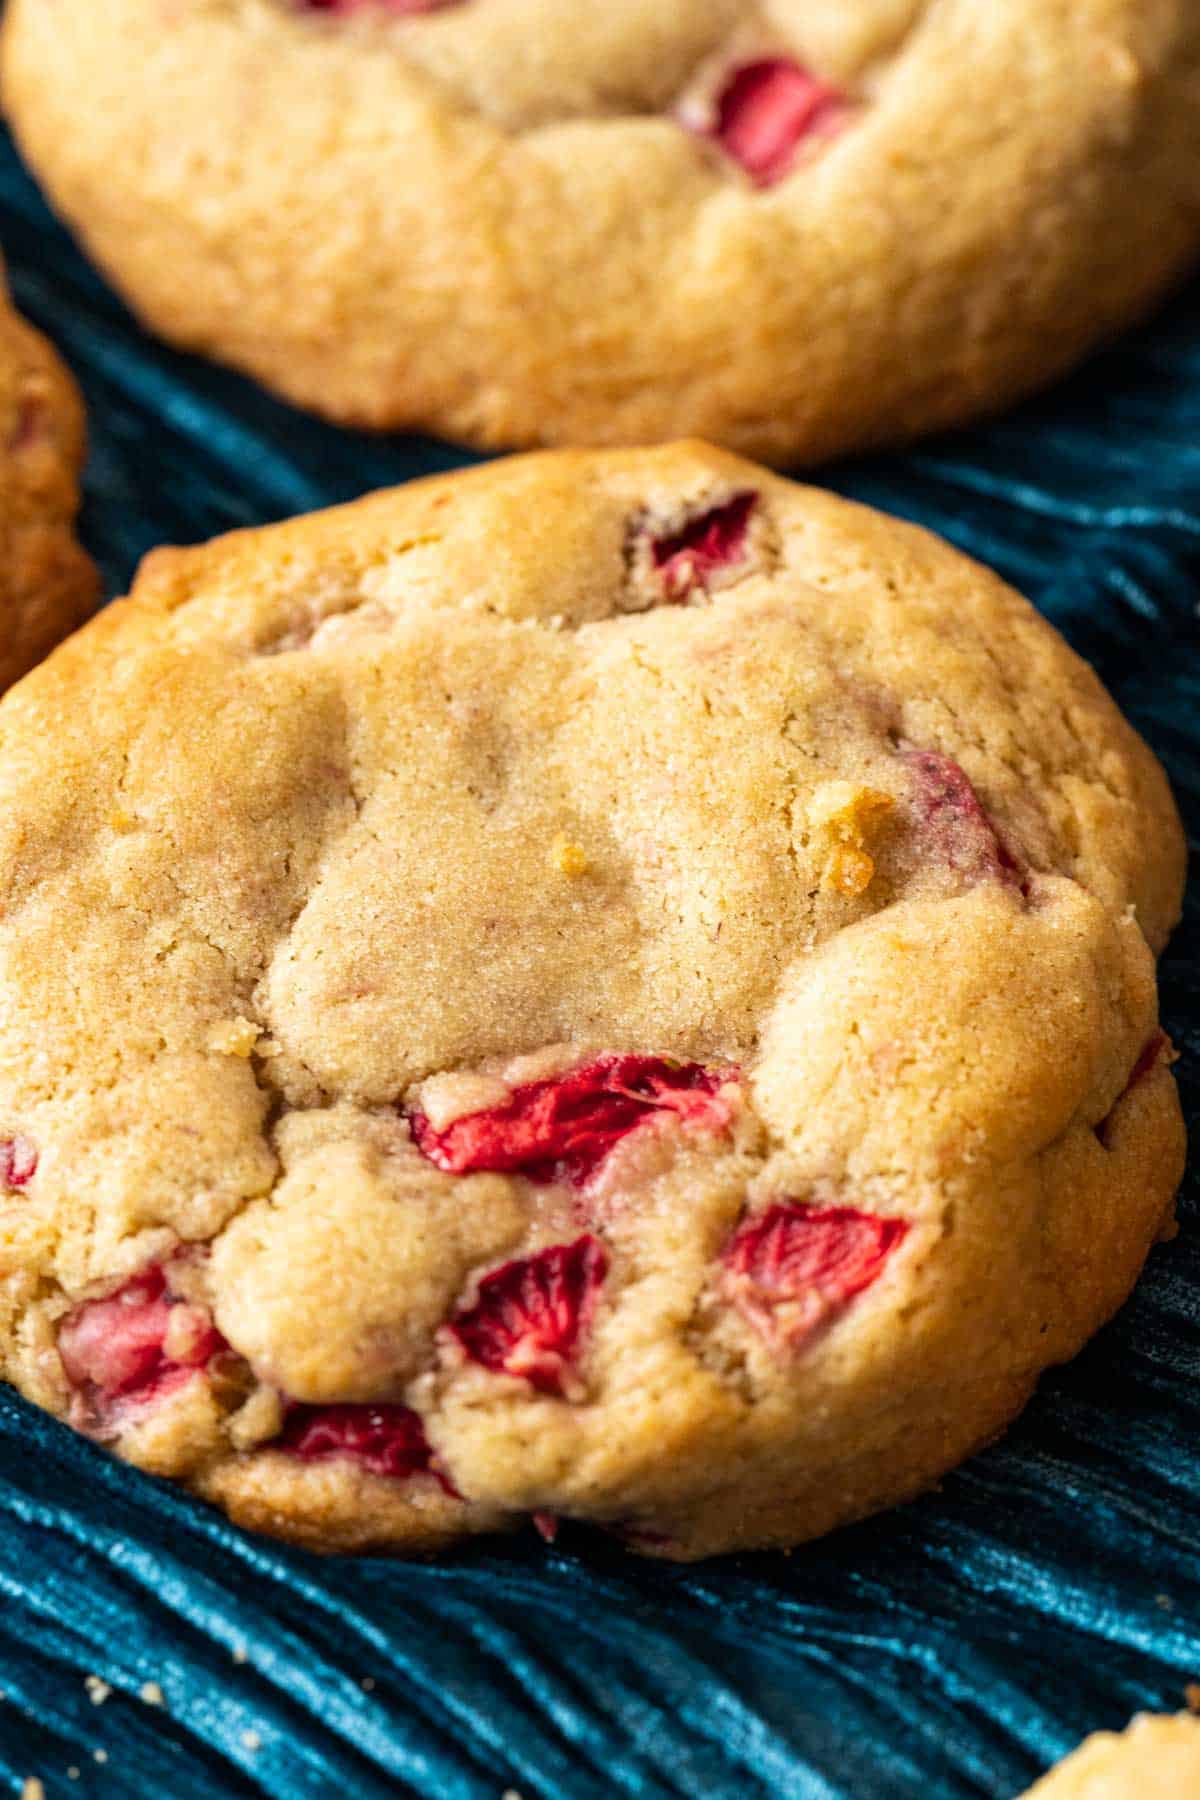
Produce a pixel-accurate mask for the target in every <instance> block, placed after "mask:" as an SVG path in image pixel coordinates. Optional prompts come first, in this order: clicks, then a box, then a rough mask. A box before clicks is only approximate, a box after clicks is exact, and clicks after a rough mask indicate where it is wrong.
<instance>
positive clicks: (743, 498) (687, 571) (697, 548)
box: [652, 490, 758, 600]
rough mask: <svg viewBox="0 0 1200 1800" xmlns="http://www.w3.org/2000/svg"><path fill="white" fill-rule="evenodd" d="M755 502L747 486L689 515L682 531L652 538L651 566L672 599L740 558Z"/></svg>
mask: <svg viewBox="0 0 1200 1800" xmlns="http://www.w3.org/2000/svg"><path fill="white" fill-rule="evenodd" d="M757 505H758V495H757V494H755V493H753V492H752V491H750V490H747V491H746V492H744V493H740V494H734V496H733V497H732V499H730V500H726V501H724V502H723V503H722V505H720V506H713V507H710V508H709V510H708V511H707V512H704V513H700V514H699V515H698V516H697V517H696V518H694V519H690V520H689V521H688V523H687V524H686V525H685V526H684V527H683V529H682V530H681V531H677V532H675V533H674V534H673V535H672V536H670V537H661V538H655V540H654V544H653V546H652V554H653V557H654V566H655V568H656V569H657V570H658V571H659V574H660V575H661V577H662V583H663V586H664V588H665V589H666V591H667V593H668V595H669V596H670V597H671V598H672V599H673V600H682V599H683V598H684V597H685V596H686V595H687V594H688V593H690V592H691V590H692V589H693V588H697V587H699V588H703V587H706V586H707V585H708V579H709V577H710V576H711V575H713V574H715V572H716V571H717V570H718V569H723V568H727V567H728V566H729V565H730V564H731V563H735V562H740V561H741V560H742V558H743V557H744V555H745V551H746V535H747V532H748V530H749V527H750V518H751V515H752V514H753V512H754V509H755V507H756V506H757Z"/></svg>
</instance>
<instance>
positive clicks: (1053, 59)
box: [3, 0, 1200, 464]
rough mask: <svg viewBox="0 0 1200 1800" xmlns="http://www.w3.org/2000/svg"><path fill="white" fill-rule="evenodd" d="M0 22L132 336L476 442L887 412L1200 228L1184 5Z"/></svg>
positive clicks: (21, 119) (470, 5) (948, 392)
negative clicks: (152, 332)
mask: <svg viewBox="0 0 1200 1800" xmlns="http://www.w3.org/2000/svg"><path fill="white" fill-rule="evenodd" d="M3 44H4V50H3V63H4V71H3V72H4V88H5V100H6V107H7V111H8V115H9V117H10V118H11V119H12V121H13V123H14V126H15V129H16V131H17V134H18V137H19V139H20V142H21V144H22V147H23V149H24V152H25V154H26V155H27V156H28V158H29V160H30V162H31V164H32V165H33V167H34V168H35V169H36V171H37V172H38V174H39V175H40V177H41V178H42V180H43V181H44V182H45V184H46V187H47V189H48V191H49V193H50V195H51V198H52V199H53V201H54V202H55V204H56V205H57V206H58V207H59V208H60V209H61V211H62V212H63V214H64V215H65V216H66V217H67V218H68V219H69V220H70V221H71V222H72V223H73V224H74V225H75V227H76V228H77V229H78V230H79V232H80V233H81V235H82V237H83V238H84V239H85V241H86V242H87V244H88V245H89V246H90V248H91V250H92V252H93V253H94V255H95V256H96V258H97V260H98V261H99V262H100V263H101V265H102V266H103V267H104V268H105V270H106V271H107V272H108V273H109V275H110V276H111V277H112V278H113V279H114V280H116V281H117V282H118V283H119V284H120V286H121V288H122V291H123V292H124V293H125V294H126V296H127V297H128V298H129V299H130V300H131V301H132V302H133V304H134V305H135V306H136V307H137V308H138V310H139V311H140V312H141V314H142V316H143V317H144V318H145V319H146V320H147V321H148V322H149V323H150V324H151V325H152V326H153V327H155V328H156V329H157V330H159V331H160V332H162V333H163V334H164V335H166V336H167V337H168V338H170V339H171V340H173V341H174V342H177V343H180V344H183V345H185V346H187V347H189V348H192V349H196V350H199V351H202V352H204V353H206V354H209V355H212V356H215V357H218V358H220V359H223V360H225V361H228V362H230V363H232V364H234V365H236V366H237V367H239V368H241V369H243V370H246V371H248V372H250V373H251V374H253V375H255V376H257V377H258V378H259V379H260V380H262V381H264V382H265V383H267V385H269V386H271V387H273V388H275V389H277V390H278V391H279V392H281V393H282V394H284V395H286V396H287V397H288V398H290V399H291V400H293V401H295V402H297V403H298V404H300V405H304V406H308V407H312V408H314V409H316V410H317V411H320V412H324V413H326V414H327V415H329V416H330V417H332V418H335V419H337V420H339V421H342V422H349V423H354V424H361V425H367V426H374V427H384V428H394V427H421V428H424V429H429V430H434V431H437V432H440V433H443V434H445V435H448V436H451V437H457V438H460V439H463V440H466V441H468V442H472V443H476V444H479V445H482V446H485V447H503V446H510V447H511V446H515V445H525V444H535V443H548V442H558V443H581V442H582V443H600V442H609V443H630V442H643V441H652V440H655V439H660V438H665V437H670V436H674V435H677V434H681V433H695V434H698V435H701V436H705V437H709V438H712V439H714V440H716V441H719V442H723V443H727V444H729V445H731V446H732V447H733V448H735V449H738V450H742V451H745V452H748V453H750V454H754V455H758V456H762V457H764V458H766V459H768V460H776V461H779V462H786V463H789V464H794V463H796V462H798V461H800V460H809V461H814V460H817V459H820V458H823V457H828V456H831V455H833V454H836V453H838V452H841V451H844V450H847V449H850V448H854V447H860V446H862V445H864V444H867V443H876V442H884V441H895V440H897V439H902V438H909V437H911V436H913V435H915V434H917V433H919V432H923V431H927V430H930V429H934V428H937V427H941V426H944V425H948V424H951V423H955V422H959V421H962V420H964V419H966V418H968V417H971V416H974V415H976V414H978V413H980V412H981V411H983V410H985V409H992V408H995V407H997V406H998V405H1001V404H1003V403H1006V402H1008V401H1010V400H1011V399H1013V398H1014V397H1015V396H1017V395H1019V394H1022V393H1025V392H1027V391H1030V390H1031V389H1033V388H1034V387H1036V386H1037V385H1039V384H1040V383H1042V382H1044V381H1046V380H1048V379H1050V378H1051V377H1053V376H1054V375H1056V374H1057V373H1059V372H1060V371H1062V370H1063V369H1065V368H1067V367H1068V366H1069V365H1070V364H1071V363H1072V362H1074V361H1075V360H1077V359H1078V358H1079V356H1080V355H1081V354H1083V353H1084V352H1085V351H1086V350H1087V349H1088V348H1089V347H1090V346H1092V345H1093V344H1095V343H1097V342H1098V341H1100V340H1102V339H1104V338H1105V337H1106V336H1108V335H1110V334H1112V333H1113V332H1115V331H1117V330H1119V329H1120V328H1121V327H1123V326H1124V325H1126V324H1128V323H1129V322H1130V321H1131V320H1132V319H1134V318H1135V317H1136V316H1138V315H1139V314H1140V313H1141V312H1143V311H1144V310H1145V309H1146V308H1147V307H1148V306H1149V305H1150V304H1151V303H1152V302H1153V301H1154V299H1155V298H1156V297H1157V296H1158V295H1160V294H1161V293H1162V292H1163V291H1164V289H1165V288H1166V287H1168V286H1169V285H1170V283H1171V282H1172V281H1173V280H1175V279H1176V278H1177V277H1178V276H1179V275H1180V274H1181V273H1182V271H1183V270H1184V268H1185V266H1186V265H1187V264H1188V263H1189V261H1190V260H1191V258H1192V257H1193V256H1194V254H1195V252H1196V249H1197V246H1198V244H1200V14H1198V13H1197V10H1196V7H1195V5H1194V3H1193V0H989V3H988V4H987V5H981V4H979V0H941V3H940V4H937V5H930V4H928V0H854V3H853V4H848V3H847V0H755V3H754V4H745V3H744V0H674V3H673V4H671V5H667V6H664V5H663V4H662V3H661V0H623V4H622V5H620V6H597V5H592V6H588V5H580V4H578V0H575V3H572V0H442V3H441V4H434V3H432V0H424V3H420V0H320V3H319V4H318V3H317V0H108V4H106V5H105V6H104V7H97V6H96V5H95V4H94V0H54V3H53V4H52V5H47V4H44V0H11V4H10V5H9V6H8V7H7V9H6V20H5V26H4V38H3ZM281 121H286V127H285V129H282V130H281Z"/></svg>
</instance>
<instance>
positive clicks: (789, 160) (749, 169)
mask: <svg viewBox="0 0 1200 1800" xmlns="http://www.w3.org/2000/svg"><path fill="white" fill-rule="evenodd" d="M847 110H848V103H847V100H846V96H845V95H844V94H843V93H842V92H841V91H840V89H838V88H835V87H832V86H830V84H829V83H828V82H826V81H822V80H821V79H820V77H819V76H817V75H814V74H812V72H811V71H810V70H808V69H805V68H803V67H802V66H801V65H800V64H799V63H798V62H793V61H792V59H791V58H790V57H787V56H772V57H764V58H763V59H762V60H761V61H758V62H751V63H744V64H743V65H742V67H741V68H738V69H734V70H733V71H732V73H731V74H730V75H729V77H728V79H727V80H726V82H725V85H724V87H723V88H722V89H721V91H720V93H719V94H718V95H717V107H716V120H715V123H714V124H713V125H712V126H711V128H710V130H711V135H712V136H713V137H714V138H715V139H716V141H717V143H719V144H720V146H721V148H722V150H724V152H725V154H726V156H729V157H732V159H733V161H734V162H736V163H740V164H741V166H742V168H743V169H744V170H745V171H746V173H747V175H748V176H749V177H750V179H751V181H753V182H755V183H756V185H757V186H759V187H772V186H774V184H775V183H776V182H777V181H782V180H783V177H784V176H785V175H786V174H788V172H789V171H790V170H791V168H792V166H793V164H794V163H795V161H796V158H797V156H798V155H799V153H800V150H801V147H802V146H803V144H804V143H805V141H806V140H807V139H808V138H810V137H812V136H813V135H814V134H815V133H817V132H830V131H832V130H834V129H835V128H836V126H837V125H838V124H840V123H841V121H842V120H843V119H844V117H845V116H846V113H847Z"/></svg>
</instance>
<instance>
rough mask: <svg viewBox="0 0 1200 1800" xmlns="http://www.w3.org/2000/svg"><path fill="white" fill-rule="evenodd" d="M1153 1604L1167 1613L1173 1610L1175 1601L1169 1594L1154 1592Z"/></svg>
mask: <svg viewBox="0 0 1200 1800" xmlns="http://www.w3.org/2000/svg"><path fill="white" fill-rule="evenodd" d="M1154 1604H1155V1606H1157V1607H1158V1608H1159V1610H1160V1612H1168V1613H1169V1612H1174V1611H1175V1602H1174V1601H1173V1600H1172V1598H1171V1596H1170V1594H1155V1596H1154Z"/></svg>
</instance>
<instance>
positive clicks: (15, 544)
mask: <svg viewBox="0 0 1200 1800" xmlns="http://www.w3.org/2000/svg"><path fill="white" fill-rule="evenodd" d="M83 433H84V426H83V403H82V401H81V400H80V398H79V394H78V392H77V390H76V388H75V384H74V382H73V381H72V380H71V377H70V376H69V375H68V374H67V371H66V369H65V368H64V367H63V365H62V363H61V362H60V361H59V359H58V357H57V356H56V355H55V353H54V351H53V350H52V349H51V348H50V346H49V344H48V343H47V342H46V340H45V338H43V337H42V336H41V335H40V334H39V333H38V332H36V331H34V329H33V327H32V326H30V325H27V324H26V323H25V321H24V319H22V318H20V317H19V316H18V314H17V313H16V312H15V311H14V310H13V307H12V305H11V302H10V300H9V296H8V288H7V284H6V283H5V280H4V273H3V267H2V265H0V570H2V573H0V691H2V690H3V689H4V688H6V687H9V686H10V685H11V684H12V683H13V682H14V681H16V680H17V679H18V677H19V676H21V675H24V673H25V671H26V669H30V668H32V667H33V665H34V663H36V662H39V661H40V660H41V658H42V657H43V656H45V655H46V654H47V653H48V652H49V651H50V650H52V649H53V648H54V646H55V644H57V643H58V641H59V639H60V638H64V637H66V635H67V633H68V632H70V631H73V630H74V629H75V627H76V626H77V625H79V624H82V622H83V620H84V619H85V618H86V617H87V615H88V613H89V612H91V610H92V608H93V607H94V606H95V604H96V601H97V599H98V597H99V596H98V588H97V581H96V572H95V570H94V569H93V567H92V565H91V563H90V562H89V561H88V559H87V557H86V556H85V555H84V553H83V551H82V550H81V549H80V548H79V545H78V544H77V543H76V541H75V535H74V526H75V514H76V512H77V511H78V507H79V470H80V467H81V465H82V463H83V448H84V446H83Z"/></svg>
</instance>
